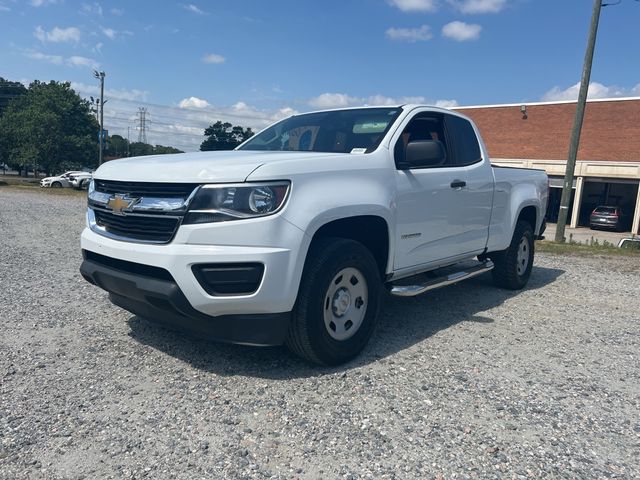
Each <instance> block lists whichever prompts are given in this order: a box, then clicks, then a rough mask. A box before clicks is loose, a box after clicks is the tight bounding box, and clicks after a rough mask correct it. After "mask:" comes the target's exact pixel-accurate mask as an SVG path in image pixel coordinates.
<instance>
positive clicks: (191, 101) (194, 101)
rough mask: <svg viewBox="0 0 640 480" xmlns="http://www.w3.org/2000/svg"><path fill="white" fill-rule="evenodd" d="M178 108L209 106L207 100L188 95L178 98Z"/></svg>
mask: <svg viewBox="0 0 640 480" xmlns="http://www.w3.org/2000/svg"><path fill="white" fill-rule="evenodd" d="M178 106H179V107H180V108H206V107H209V106H211V104H210V103H209V102H207V101H206V100H203V99H202V98H198V97H189V98H185V99H182V100H180V103H179V104H178Z"/></svg>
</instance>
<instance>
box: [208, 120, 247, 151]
mask: <svg viewBox="0 0 640 480" xmlns="http://www.w3.org/2000/svg"><path fill="white" fill-rule="evenodd" d="M204 136H205V137H207V138H206V139H205V141H204V142H202V144H201V145H200V150H202V151H205V150H233V149H234V148H236V147H237V146H238V145H240V144H241V143H242V142H244V141H245V140H246V139H248V138H251V137H252V136H253V131H252V130H251V128H246V129H245V128H243V127H240V126H237V125H236V126H232V125H231V124H230V123H229V122H224V123H222V122H221V121H220V120H218V121H217V122H216V123H214V124H213V125H211V126H209V127H207V128H206V130H205V131H204Z"/></svg>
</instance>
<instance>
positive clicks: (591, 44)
mask: <svg viewBox="0 0 640 480" xmlns="http://www.w3.org/2000/svg"><path fill="white" fill-rule="evenodd" d="M601 7H602V0H595V1H594V2H593V13H592V15H591V28H590V29H589V40H588V42H587V51H586V52H585V55H584V64H583V67H582V79H581V80H580V93H579V94H578V104H577V106H576V115H575V117H574V120H573V130H571V142H570V143H569V158H568V159H567V168H566V170H565V174H564V183H563V184H562V197H561V198H560V212H559V214H558V224H557V225H556V238H555V241H556V242H564V241H565V237H564V230H565V227H566V226H567V215H568V213H569V202H570V200H571V192H572V190H573V174H574V171H575V168H576V158H577V156H578V147H579V146H580V132H581V130H582V121H583V119H584V109H585V105H586V103H587V92H588V90H589V81H590V79H591V64H592V63H593V51H594V49H595V46H596V35H597V33H598V21H599V20H600V9H601Z"/></svg>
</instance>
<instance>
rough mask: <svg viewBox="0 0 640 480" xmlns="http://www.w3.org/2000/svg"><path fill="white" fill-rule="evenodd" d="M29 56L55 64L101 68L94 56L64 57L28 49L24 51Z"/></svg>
mask: <svg viewBox="0 0 640 480" xmlns="http://www.w3.org/2000/svg"><path fill="white" fill-rule="evenodd" d="M24 55H26V56H27V57H29V58H32V59H34V60H40V61H43V62H48V63H52V64H54V65H63V64H64V65H68V66H70V67H88V68H99V67H100V64H99V63H98V62H96V61H95V60H94V59H93V58H87V57H80V56H77V55H74V56H71V57H68V58H64V57H63V56H62V55H49V54H46V53H42V52H38V51H33V50H27V51H26V52H24Z"/></svg>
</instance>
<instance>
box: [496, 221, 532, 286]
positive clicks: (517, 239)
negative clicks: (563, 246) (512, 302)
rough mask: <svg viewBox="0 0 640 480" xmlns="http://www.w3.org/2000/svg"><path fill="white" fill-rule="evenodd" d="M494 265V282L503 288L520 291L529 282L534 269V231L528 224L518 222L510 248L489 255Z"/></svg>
mask: <svg viewBox="0 0 640 480" xmlns="http://www.w3.org/2000/svg"><path fill="white" fill-rule="evenodd" d="M489 257H490V258H491V260H492V261H493V263H494V268H493V270H492V271H491V273H492V275H493V282H494V283H495V284H496V285H497V286H499V287H503V288H508V289H510V290H520V289H521V288H523V287H524V286H525V285H526V284H527V282H528V281H529V277H530V276H531V269H532V268H533V257H534V244H533V229H532V227H531V225H530V224H529V223H528V222H525V221H523V220H520V221H518V223H517V224H516V228H515V231H514V232H513V238H512V239H511V244H510V245H509V248H507V249H506V250H503V251H501V252H495V253H491V254H489Z"/></svg>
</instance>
